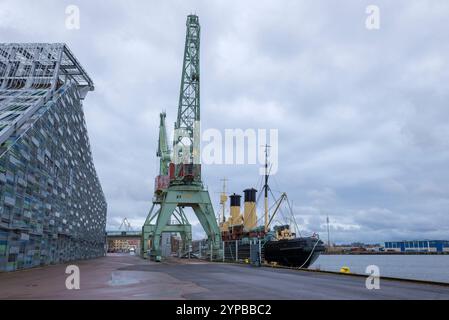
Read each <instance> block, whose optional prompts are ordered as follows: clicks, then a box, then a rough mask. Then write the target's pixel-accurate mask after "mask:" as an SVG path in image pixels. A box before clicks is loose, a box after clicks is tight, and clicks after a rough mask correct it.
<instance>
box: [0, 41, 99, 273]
mask: <svg viewBox="0 0 449 320" xmlns="http://www.w3.org/2000/svg"><path fill="white" fill-rule="evenodd" d="M93 89H94V86H93V83H92V80H91V79H90V78H89V76H88V75H87V73H86V72H85V71H84V69H83V68H82V66H81V65H80V63H79V62H78V61H77V59H76V58H75V56H74V55H73V54H72V52H71V51H70V50H69V48H68V47H67V46H66V45H64V44H0V271H12V270H17V269H23V268H30V267H34V266H39V265H46V264H53V263H58V262H65V261H70V260H74V259H87V258H93V257H98V256H101V255H104V253H105V245H106V244H105V227H106V200H105V196H104V194H103V191H102V188H101V185H100V181H99V179H98V176H97V173H96V171H95V167H94V164H93V160H92V154H91V149H90V144H89V138H88V135H87V128H86V121H85V118H84V112H83V106H82V100H83V99H84V98H85V96H86V94H87V93H88V91H92V90H93Z"/></svg>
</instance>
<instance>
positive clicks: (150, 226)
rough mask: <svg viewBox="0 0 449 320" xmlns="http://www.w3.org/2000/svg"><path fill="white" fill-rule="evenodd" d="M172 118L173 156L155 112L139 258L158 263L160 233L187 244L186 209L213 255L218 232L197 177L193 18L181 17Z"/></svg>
mask: <svg viewBox="0 0 449 320" xmlns="http://www.w3.org/2000/svg"><path fill="white" fill-rule="evenodd" d="M186 25H187V31H186V39H185V48H184V61H183V67H182V76H181V87H180V94H179V104H178V116H177V121H176V122H175V127H174V138H173V152H172V151H171V150H170V148H169V143H168V141H167V132H166V125H165V117H166V114H165V113H161V114H160V124H159V143H158V151H157V156H158V157H159V158H160V159H159V160H160V170H159V175H158V176H157V177H156V181H155V190H154V197H153V205H152V207H151V209H150V212H149V214H148V217H147V219H146V221H145V223H144V225H143V227H142V237H143V239H142V255H143V257H145V258H146V257H148V256H150V257H152V258H154V259H155V260H156V261H160V260H161V248H160V238H161V234H162V233H163V232H176V233H179V234H180V235H181V237H182V239H183V243H184V245H189V244H190V242H191V240H192V227H191V225H190V223H189V222H188V220H187V218H186V216H185V213H184V208H186V207H190V208H192V209H193V211H194V212H195V215H196V216H197V218H198V220H199V222H200V223H201V225H202V227H203V229H204V231H205V232H206V234H207V237H208V240H209V243H210V246H211V249H212V252H215V253H217V254H218V250H219V247H220V241H221V234H220V230H219V228H218V224H217V221H216V220H215V214H214V209H213V206H212V203H211V200H210V196H209V192H208V191H207V190H206V189H205V188H204V185H203V182H202V179H201V163H200V134H199V133H200V25H199V20H198V16H196V15H189V16H187V22H186Z"/></svg>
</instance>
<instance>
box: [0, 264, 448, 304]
mask: <svg viewBox="0 0 449 320" xmlns="http://www.w3.org/2000/svg"><path fill="white" fill-rule="evenodd" d="M71 264H74V265H77V266H79V268H80V274H81V277H80V279H81V281H80V290H67V289H66V287H65V281H66V278H67V276H68V275H67V274H65V268H66V266H67V265H63V264H61V265H53V266H48V267H42V268H35V269H30V270H23V271H17V272H12V273H0V284H1V285H0V299H220V300H223V299H233V300H236V299H449V285H448V286H442V285H434V284H425V283H418V282H404V281H396V280H385V279H381V281H380V289H378V290H368V289H366V287H365V278H364V277H357V276H347V275H339V274H328V273H320V272H307V271H298V270H290V269H276V268H268V267H261V268H256V267H252V266H249V265H237V264H225V263H210V262H205V261H200V260H193V259H192V260H185V259H182V260H179V259H169V260H166V261H164V262H161V263H156V262H151V261H148V260H143V259H141V258H139V257H136V256H130V255H108V256H107V257H103V258H98V259H93V260H83V261H77V262H73V263H71Z"/></svg>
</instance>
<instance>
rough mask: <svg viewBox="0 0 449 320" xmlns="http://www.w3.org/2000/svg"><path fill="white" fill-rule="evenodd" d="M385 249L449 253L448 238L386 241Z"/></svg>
mask: <svg viewBox="0 0 449 320" xmlns="http://www.w3.org/2000/svg"><path fill="white" fill-rule="evenodd" d="M385 251H390V252H391V251H395V252H437V253H443V252H448V253H449V241H448V240H414V241H390V242H385Z"/></svg>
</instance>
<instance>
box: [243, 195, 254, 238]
mask: <svg viewBox="0 0 449 320" xmlns="http://www.w3.org/2000/svg"><path fill="white" fill-rule="evenodd" d="M243 192H244V193H245V205H244V209H243V210H244V211H243V223H244V226H245V229H246V230H248V231H249V230H251V229H254V228H256V227H257V212H256V192H257V190H256V189H254V188H251V189H246V190H243Z"/></svg>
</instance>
